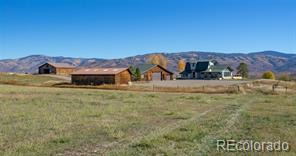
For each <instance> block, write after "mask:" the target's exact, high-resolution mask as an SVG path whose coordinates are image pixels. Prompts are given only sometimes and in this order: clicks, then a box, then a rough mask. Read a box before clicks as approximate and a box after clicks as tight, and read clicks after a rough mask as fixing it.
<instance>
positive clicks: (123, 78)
mask: <svg viewBox="0 0 296 156" xmlns="http://www.w3.org/2000/svg"><path fill="white" fill-rule="evenodd" d="M131 80H132V78H131V74H130V72H129V71H128V70H125V71H123V72H121V73H119V74H117V75H116V76H115V83H116V84H128V82H129V81H131Z"/></svg>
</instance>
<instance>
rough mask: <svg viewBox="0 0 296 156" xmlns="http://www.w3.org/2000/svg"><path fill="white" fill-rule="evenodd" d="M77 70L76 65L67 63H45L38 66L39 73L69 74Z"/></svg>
mask: <svg viewBox="0 0 296 156" xmlns="http://www.w3.org/2000/svg"><path fill="white" fill-rule="evenodd" d="M74 70H75V66H72V65H70V64H67V63H50V62H47V63H44V64H42V65H41V66H39V68H38V73H39V74H57V75H69V74H71V73H72V72H73V71H74Z"/></svg>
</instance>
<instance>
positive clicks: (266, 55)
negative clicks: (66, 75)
mask: <svg viewBox="0 0 296 156" xmlns="http://www.w3.org/2000/svg"><path fill="white" fill-rule="evenodd" d="M151 54H155V53H150V54H144V55H136V56H132V57H126V58H122V59H99V58H72V57H63V56H59V57H51V56H44V55H30V56H27V57H23V58H17V59H4V60H0V72H17V73H36V72H37V70H38V66H39V65H41V64H43V63H45V62H55V63H68V64H71V65H74V66H77V67H79V68H83V67H128V66H131V65H138V64H142V63H146V62H147V61H148V57H149V55H151ZM162 54H163V55H164V56H165V57H166V58H167V59H168V69H169V70H171V71H173V72H177V71H178V61H179V60H180V59H185V60H187V61H196V60H198V59H214V60H216V61H218V63H219V64H227V65H230V66H231V67H232V68H233V69H236V67H237V66H238V65H239V63H241V62H244V63H247V64H248V65H249V70H250V74H253V75H256V74H261V73H262V72H264V71H269V70H271V71H273V72H276V73H292V74H295V73H296V54H287V53H282V52H276V51H263V52H254V53H217V52H199V51H189V52H178V53H162Z"/></svg>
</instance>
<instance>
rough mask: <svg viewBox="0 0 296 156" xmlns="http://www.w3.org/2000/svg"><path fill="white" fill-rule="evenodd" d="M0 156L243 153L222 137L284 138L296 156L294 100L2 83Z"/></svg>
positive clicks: (255, 95)
mask: <svg viewBox="0 0 296 156" xmlns="http://www.w3.org/2000/svg"><path fill="white" fill-rule="evenodd" d="M0 98H1V101H0V125H1V126H0V155H5V156H6V155H11V156H14V155H28V156H34V155H38V156H39V155H58V154H60V155H120V156H122V155H128V156H129V155H230V154H231V155H241V154H243V153H217V151H216V147H215V140H216V139H231V138H232V139H253V140H256V141H274V140H278V139H280V140H282V141H287V142H289V144H290V147H291V150H290V151H289V152H284V153H260V154H263V155H270V154H275V155H277V154H282V155H295V154H296V142H295V139H294V138H295V137H296V114H295V113H296V111H295V110H296V97H295V96H294V95H289V94H280V95H265V94H262V93H260V92H256V93H246V94H196V93H187V94H184V93H162V92H157V93H154V92H131V91H114V90H110V91H109V90H96V89H72V88H49V87H28V86H12V85H0Z"/></svg>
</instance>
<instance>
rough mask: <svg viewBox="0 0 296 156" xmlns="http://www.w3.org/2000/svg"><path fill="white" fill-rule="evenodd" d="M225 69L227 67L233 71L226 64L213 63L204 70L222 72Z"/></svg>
mask: <svg viewBox="0 0 296 156" xmlns="http://www.w3.org/2000/svg"><path fill="white" fill-rule="evenodd" d="M225 69H228V70H229V71H233V70H232V69H231V68H230V67H229V66H228V65H214V66H211V67H210V68H209V69H207V70H206V71H204V72H222V71H223V70H225Z"/></svg>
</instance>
